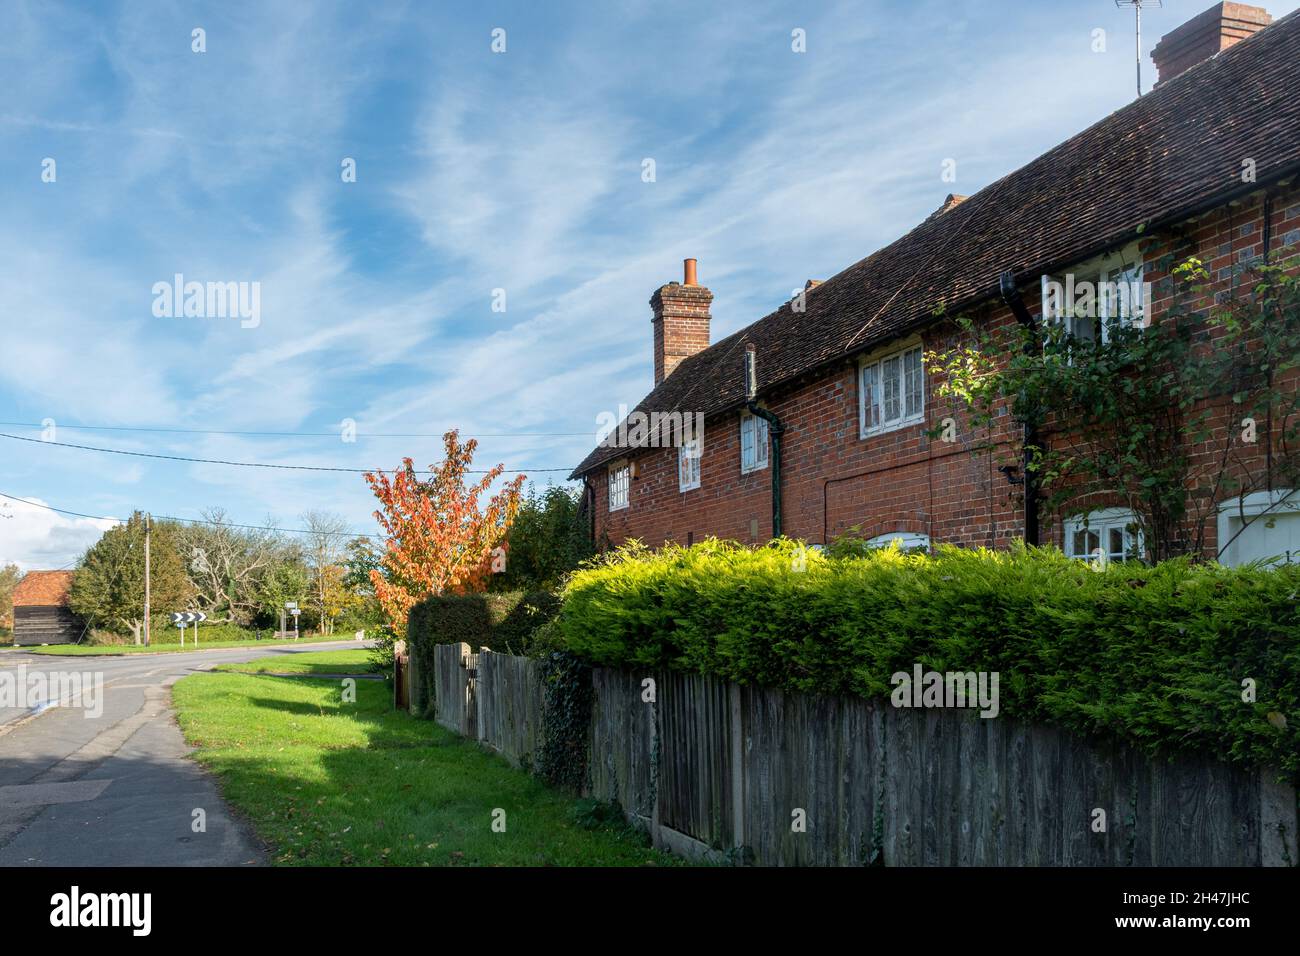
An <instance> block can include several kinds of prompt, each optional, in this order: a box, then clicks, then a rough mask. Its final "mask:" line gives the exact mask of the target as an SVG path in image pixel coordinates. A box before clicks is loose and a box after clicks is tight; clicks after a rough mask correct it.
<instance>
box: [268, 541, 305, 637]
mask: <svg viewBox="0 0 1300 956" xmlns="http://www.w3.org/2000/svg"><path fill="white" fill-rule="evenodd" d="M310 594H311V571H310V569H309V568H308V567H307V565H306V563H305V562H304V561H303V560H302V558H301V556H297V555H294V556H289V555H285V556H284V559H282V560H280V561H277V562H276V563H275V564H272V565H271V566H270V567H269V568H267V570H266V573H264V574H263V575H262V576H261V579H260V584H259V587H258V600H259V602H260V604H261V611H262V615H263V616H264V617H269V618H271V619H272V620H273V622H274V626H275V627H279V626H280V611H281V610H282V609H283V608H284V606H285V604H286V603H288V602H290V601H293V602H294V603H296V604H297V605H298V607H299V608H300V609H301V610H302V611H303V613H302V615H301V616H300V619H299V622H298V624H299V627H300V628H305V627H307V626H309V625H310V624H312V623H313V622H314V621H315V618H314V614H315V612H314V610H312V611H309V604H308V600H307V599H308V597H309V595H310ZM286 614H287V612H286ZM317 623H318V622H317ZM285 624H286V626H290V625H292V624H293V618H292V615H287V616H286V620H285Z"/></svg>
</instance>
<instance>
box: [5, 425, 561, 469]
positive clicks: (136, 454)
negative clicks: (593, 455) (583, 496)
mask: <svg viewBox="0 0 1300 956" xmlns="http://www.w3.org/2000/svg"><path fill="white" fill-rule="evenodd" d="M0 438H9V439H12V440H14V441H25V442H31V443H32V444H34V445H56V446H58V447H59V448H77V449H80V450H81V451H97V452H102V453H104V454H107V455H129V456H131V457H132V458H156V459H159V460H162V461H183V462H188V463H190V464H195V465H229V466H232V467H235V468H277V469H280V470H283V471H332V472H344V473H347V474H354V475H363V474H366V473H367V472H371V473H378V472H383V473H386V474H387V473H393V474H396V473H397V472H399V471H401V469H400V468H341V467H337V466H333V465H280V464H272V463H270V462H262V461H225V460H223V459H220V458H187V457H185V456H183V455H159V454H155V453H153V452H145V451H124V450H122V449H120V448H100V447H98V446H96V445H76V444H73V443H72V442H63V441H46V440H45V439H44V438H28V437H26V436H24V435H10V434H7V433H5V432H0ZM415 470H416V472H417V473H418V474H433V472H432V471H431V470H429V469H427V468H417V469H415ZM572 470H573V469H572V468H506V469H503V472H504V471H514V472H524V473H527V472H530V471H531V472H534V473H536V472H548V471H555V472H558V471H563V472H569V471H572ZM488 471H489V469H486V468H469V469H466V472H467V473H468V474H471V475H486V474H487V473H488Z"/></svg>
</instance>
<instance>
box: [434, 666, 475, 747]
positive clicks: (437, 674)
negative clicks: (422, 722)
mask: <svg viewBox="0 0 1300 956" xmlns="http://www.w3.org/2000/svg"><path fill="white" fill-rule="evenodd" d="M477 664H478V655H477V654H471V653H470V650H469V645H468V644H464V643H462V644H439V645H438V646H437V647H435V648H434V649H433V668H434V687H435V690H434V694H435V695H436V696H435V699H434V716H435V719H436V720H437V721H438V723H440V724H442V726H444V727H446V728H447V729H448V730H454V731H455V732H456V733H458V734H460V735H461V736H463V737H474V738H477V737H478V729H477V726H476V725H477V716H478V715H477V710H478V708H477V705H476V703H475V700H474V693H475V689H476V688H475V686H474V684H475V681H474V679H473V678H474V671H475V667H476V666H477Z"/></svg>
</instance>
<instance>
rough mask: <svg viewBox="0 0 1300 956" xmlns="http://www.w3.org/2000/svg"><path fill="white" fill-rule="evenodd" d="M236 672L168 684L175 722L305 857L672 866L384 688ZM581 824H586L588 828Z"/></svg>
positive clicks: (296, 854) (263, 827) (262, 824)
mask: <svg viewBox="0 0 1300 956" xmlns="http://www.w3.org/2000/svg"><path fill="white" fill-rule="evenodd" d="M341 691H342V688H341V687H339V686H334V685H331V684H329V683H328V682H320V681H301V680H297V679H295V678H274V677H266V676H257V675H244V674H202V675H195V676H193V677H188V678H186V679H185V680H183V681H181V682H179V683H178V684H177V685H176V687H175V689H174V697H175V699H176V703H177V709H178V711H179V714H180V722H181V726H182V728H183V729H184V730H185V732H186V736H187V737H189V738H190V739H191V740H192V742H194V743H196V744H197V745H198V746H199V751H198V753H197V756H198V759H199V760H200V761H201V762H202V763H204V764H205V765H206V766H208V767H209V768H211V769H212V770H213V771H215V772H216V773H217V774H218V775H219V777H220V779H221V784H222V789H223V792H224V794H225V796H226V797H227V799H229V800H230V801H231V802H232V803H234V804H235V806H236V807H238V808H239V810H240V811H241V812H242V813H243V814H244V815H246V816H247V817H248V819H249V820H250V821H251V822H252V823H253V825H254V826H255V827H256V829H257V831H258V833H259V835H260V836H261V837H262V838H263V839H265V840H266V841H268V842H269V843H270V844H272V845H273V846H274V847H275V848H276V850H275V852H274V854H273V859H274V860H275V862H277V863H280V864H305V865H340V864H342V865H349V864H357V865H403V866H430V865H433V866H439V865H441V866H446V865H451V866H457V865H461V866H465V865H469V866H534V865H540V866H557V865H560V866H564V865H593V866H629V865H630V866H638V865H663V864H665V863H674V862H678V861H675V860H673V859H672V858H671V857H667V856H665V855H663V854H660V853H658V852H656V851H654V850H653V849H651V848H650V847H649V846H648V845H647V843H646V842H645V841H644V839H643V838H641V837H639V836H638V835H635V834H633V833H631V832H630V831H628V830H627V829H626V828H625V827H623V826H622V825H618V824H614V823H606V822H598V823H595V824H594V825H593V823H592V821H591V816H590V814H589V813H588V814H586V815H584V814H582V813H581V812H580V807H579V804H578V802H577V801H576V800H575V799H574V798H573V797H571V796H569V795H567V794H564V793H560V792H558V791H555V790H552V789H550V788H548V787H547V786H545V785H544V784H543V783H541V781H539V780H537V779H536V778H534V777H532V776H530V775H528V774H526V773H524V772H523V771H520V770H516V769H514V768H512V767H510V766H509V765H508V764H507V763H506V762H505V761H504V760H503V759H501V758H500V757H498V756H496V755H493V754H490V753H488V752H485V751H484V750H482V749H480V748H479V746H478V745H477V744H476V743H474V742H471V741H466V740H463V739H462V738H460V737H457V736H456V735H455V734H453V733H451V732H450V731H448V730H445V729H444V728H442V727H439V726H438V725H436V724H433V723H431V722H428V721H420V720H416V719H414V718H412V717H410V716H409V715H407V714H405V713H401V712H397V711H394V710H393V709H392V706H391V696H390V690H389V688H388V686H387V685H386V684H384V685H376V684H373V683H372V684H362V683H360V682H358V685H357V688H356V691H357V699H356V702H355V703H346V702H344V701H343V700H342V697H341ZM584 822H585V825H584Z"/></svg>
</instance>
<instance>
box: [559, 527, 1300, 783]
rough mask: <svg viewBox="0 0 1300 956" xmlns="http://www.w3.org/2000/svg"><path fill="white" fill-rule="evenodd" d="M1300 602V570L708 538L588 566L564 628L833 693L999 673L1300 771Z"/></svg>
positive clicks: (1027, 688)
mask: <svg viewBox="0 0 1300 956" xmlns="http://www.w3.org/2000/svg"><path fill="white" fill-rule="evenodd" d="M1298 592H1300V567H1297V566H1288V567H1284V568H1279V569H1263V568H1254V569H1251V568H1239V569H1228V568H1222V567H1219V566H1217V565H1201V566H1192V565H1190V564H1188V563H1186V562H1182V561H1174V562H1167V563H1165V564H1162V565H1160V566H1158V567H1145V566H1140V565H1128V564H1113V565H1111V566H1110V567H1109V568H1107V569H1106V570H1103V571H1098V570H1093V569H1092V568H1091V567H1090V566H1089V565H1087V564H1085V563H1082V562H1078V561H1072V560H1070V559H1067V558H1065V557H1064V556H1062V555H1061V554H1060V552H1057V551H1053V550H1036V549H1035V550H1028V551H1027V550H1025V549H1017V550H1015V551H1011V552H990V551H984V550H978V551H975V550H972V551H967V550H961V549H957V548H941V549H940V551H939V553H938V555H937V556H935V557H929V556H926V555H906V554H901V553H899V552H898V551H897V550H896V549H885V550H881V551H879V552H876V553H874V554H871V555H868V556H860V557H844V558H830V557H825V556H823V555H821V554H819V553H818V552H815V551H802V550H797V546H796V545H793V544H788V543H781V544H777V545H773V546H772V547H768V548H763V549H759V550H750V549H748V548H745V547H741V546H739V545H733V544H727V543H722V542H717V541H708V542H705V543H702V544H698V545H696V546H695V547H693V548H679V547H668V548H665V549H664V550H662V551H660V552H656V553H648V552H646V551H645V550H644V549H641V548H638V547H634V548H631V549H628V550H626V551H624V552H621V553H616V554H614V555H612V556H610V557H608V558H607V559H606V560H605V561H604V562H602V563H601V564H599V565H597V566H594V567H590V568H587V569H585V570H582V571H579V572H578V573H577V574H575V575H574V576H573V577H572V579H571V580H570V582H569V584H568V585H567V587H566V589H565V592H564V605H563V609H562V612H561V615H560V617H559V619H558V622H557V625H556V628H555V631H556V636H557V638H558V639H559V641H560V642H561V643H562V644H563V645H564V646H566V647H567V648H569V649H570V650H572V651H573V652H575V653H576V654H578V655H579V656H580V657H582V658H584V659H586V660H587V661H589V662H590V663H592V664H596V665H604V666H618V667H625V666H627V667H667V668H678V669H683V670H689V671H695V672H699V673H704V674H712V675H716V676H718V677H722V678H726V679H729V680H734V681H738V682H741V683H754V684H761V685H765V686H771V687H780V688H785V689H789V690H796V691H805V692H812V693H819V694H858V695H861V696H864V697H888V695H889V694H890V692H891V691H892V690H893V685H892V684H891V682H890V677H891V675H893V674H894V673H896V672H898V671H907V672H910V671H911V670H912V667H913V665H914V664H917V663H919V664H921V665H922V666H923V667H924V668H925V669H927V670H935V671H989V672H991V671H997V672H999V674H1000V688H999V690H1000V706H1001V713H1002V714H1005V715H1008V716H1015V717H1019V718H1022V719H1025V720H1029V721H1038V722H1043V723H1049V724H1055V725H1058V726H1061V727H1065V728H1067V729H1069V730H1072V731H1074V732H1077V733H1081V734H1100V735H1105V736H1113V737H1118V738H1120V739H1123V740H1125V741H1128V742H1130V743H1134V744H1137V745H1139V746H1141V747H1143V748H1144V749H1146V750H1148V751H1150V752H1157V751H1172V750H1175V749H1195V750H1199V751H1203V752H1207V753H1210V754H1213V755H1215V756H1217V757H1219V758H1221V759H1226V760H1234V761H1243V762H1248V763H1251V764H1258V765H1265V766H1273V767H1280V768H1282V769H1283V770H1284V771H1286V772H1287V773H1288V774H1289V775H1290V776H1291V777H1292V778H1293V779H1297V778H1300V772H1298V771H1300V710H1298V709H1297V703H1298V702H1300V601H1298V600H1297V594H1298ZM1247 678H1250V679H1252V680H1253V681H1254V682H1255V687H1256V701H1255V702H1254V703H1245V702H1243V700H1242V691H1243V684H1242V682H1243V680H1245V679H1247Z"/></svg>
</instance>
